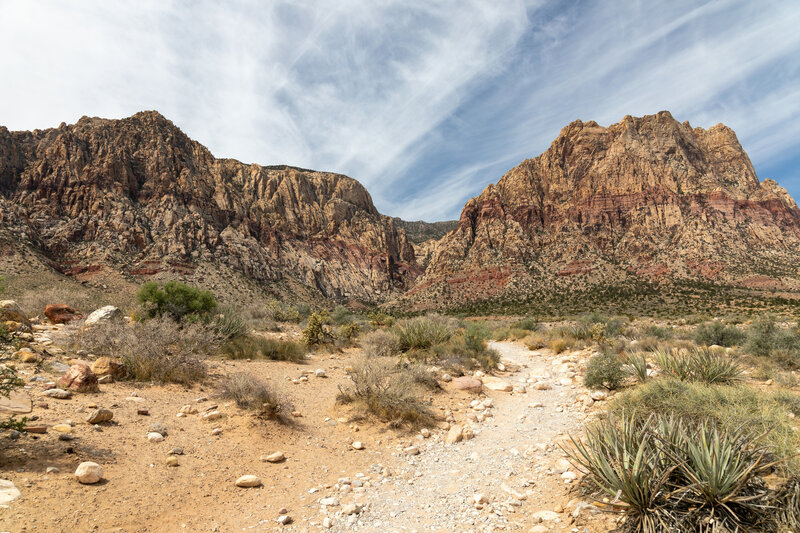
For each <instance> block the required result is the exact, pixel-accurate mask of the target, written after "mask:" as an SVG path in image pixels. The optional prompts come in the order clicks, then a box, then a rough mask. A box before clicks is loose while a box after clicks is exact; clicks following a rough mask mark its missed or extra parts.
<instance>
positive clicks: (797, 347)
mask: <svg viewBox="0 0 800 533" xmlns="http://www.w3.org/2000/svg"><path fill="white" fill-rule="evenodd" d="M744 350H745V352H747V353H749V354H751V355H755V356H758V357H769V358H770V359H772V360H773V361H774V362H775V363H777V364H778V365H780V366H781V367H783V368H787V369H792V370H794V369H798V368H800V329H799V328H798V326H795V327H793V328H781V327H779V326H778V324H777V323H776V322H775V318H774V317H772V316H770V315H766V316H763V317H761V318H759V319H758V320H756V321H755V322H753V324H752V325H751V326H750V329H749V330H748V333H747V343H746V344H745V347H744Z"/></svg>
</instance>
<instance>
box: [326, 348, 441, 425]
mask: <svg viewBox="0 0 800 533" xmlns="http://www.w3.org/2000/svg"><path fill="white" fill-rule="evenodd" d="M350 379H351V381H352V383H351V385H350V386H349V387H346V388H343V387H340V388H339V395H338V396H337V401H339V402H340V403H349V404H357V405H359V406H361V407H362V408H364V409H365V410H366V411H367V412H369V413H370V414H372V415H374V416H376V417H378V418H379V419H381V420H383V421H385V422H389V423H390V424H392V425H393V426H401V425H403V424H408V425H411V426H421V425H426V424H430V423H431V422H432V421H433V414H432V412H431V411H430V408H429V407H428V406H427V405H426V404H425V403H424V402H423V399H422V395H423V393H424V389H423V385H421V384H420V379H419V376H418V375H417V373H416V372H415V371H409V370H407V369H406V368H404V367H403V365H399V364H397V363H396V362H393V361H392V360H390V359H387V358H374V359H368V358H366V357H365V358H362V359H360V360H358V361H356V362H355V363H354V364H353V367H352V371H351V372H350Z"/></svg>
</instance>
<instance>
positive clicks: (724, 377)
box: [690, 348, 742, 384]
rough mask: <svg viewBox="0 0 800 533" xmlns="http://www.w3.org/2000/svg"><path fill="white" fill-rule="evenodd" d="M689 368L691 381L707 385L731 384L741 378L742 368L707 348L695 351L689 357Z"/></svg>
mask: <svg viewBox="0 0 800 533" xmlns="http://www.w3.org/2000/svg"><path fill="white" fill-rule="evenodd" d="M690 367H691V371H692V379H694V380H695V381H702V382H704V383H709V384H725V383H732V382H735V381H739V380H740V379H741V377H742V368H741V367H740V366H739V365H738V364H737V363H736V362H735V361H733V360H732V359H730V358H729V357H725V356H723V355H719V354H716V353H714V352H712V351H711V350H709V349H708V348H700V349H699V350H695V352H694V353H693V354H692V355H691V360H690Z"/></svg>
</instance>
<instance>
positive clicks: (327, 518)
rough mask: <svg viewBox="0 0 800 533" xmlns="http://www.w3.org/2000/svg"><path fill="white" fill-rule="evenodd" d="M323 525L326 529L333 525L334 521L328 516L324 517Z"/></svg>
mask: <svg viewBox="0 0 800 533" xmlns="http://www.w3.org/2000/svg"><path fill="white" fill-rule="evenodd" d="M322 527H324V528H325V529H330V528H332V527H333V522H332V521H331V519H330V518H329V517H327V516H326V517H325V518H323V519H322Z"/></svg>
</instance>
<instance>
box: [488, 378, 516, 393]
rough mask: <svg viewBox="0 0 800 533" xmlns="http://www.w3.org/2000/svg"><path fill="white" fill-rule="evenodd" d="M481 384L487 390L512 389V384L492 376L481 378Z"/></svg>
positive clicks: (503, 390)
mask: <svg viewBox="0 0 800 533" xmlns="http://www.w3.org/2000/svg"><path fill="white" fill-rule="evenodd" d="M483 386H484V387H486V388H487V389H489V390H494V391H499V392H511V391H512V390H514V386H513V385H511V383H508V382H507V381H505V380H502V379H500V378H496V377H493V376H486V377H485V378H483Z"/></svg>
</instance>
